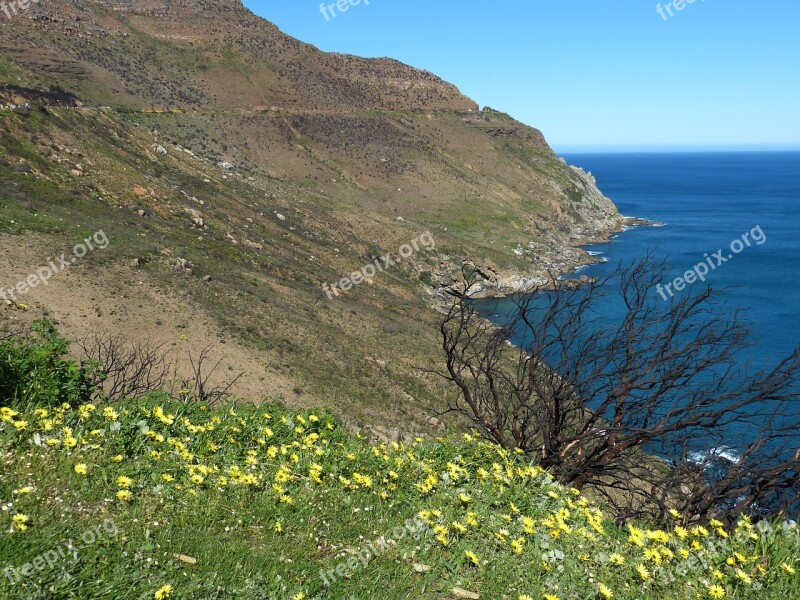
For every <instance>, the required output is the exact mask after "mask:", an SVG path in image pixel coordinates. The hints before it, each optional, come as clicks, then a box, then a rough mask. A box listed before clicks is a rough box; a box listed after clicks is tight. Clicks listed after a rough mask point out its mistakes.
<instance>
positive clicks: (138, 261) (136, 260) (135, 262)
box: [131, 258, 142, 269]
mask: <svg viewBox="0 0 800 600" xmlns="http://www.w3.org/2000/svg"><path fill="white" fill-rule="evenodd" d="M141 266H142V261H141V259H139V258H134V259H133V260H132V261H131V267H133V268H134V269H138V268H139V267H141Z"/></svg>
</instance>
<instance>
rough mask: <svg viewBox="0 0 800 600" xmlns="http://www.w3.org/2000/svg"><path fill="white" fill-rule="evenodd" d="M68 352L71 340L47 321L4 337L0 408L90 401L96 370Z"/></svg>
mask: <svg viewBox="0 0 800 600" xmlns="http://www.w3.org/2000/svg"><path fill="white" fill-rule="evenodd" d="M68 351H69V342H67V340H65V339H64V338H63V337H61V335H60V334H59V333H58V331H57V330H56V328H55V326H54V325H53V323H51V322H50V321H47V320H41V321H35V322H34V323H33V324H32V325H31V327H30V331H29V333H27V334H25V335H12V336H10V337H7V338H6V339H3V340H0V407H3V406H16V407H20V406H22V407H24V406H26V405H29V404H36V405H37V406H54V405H58V404H61V403H64V402H69V403H73V402H76V403H83V402H87V401H89V400H90V399H91V397H92V393H93V392H94V386H93V384H92V383H91V382H92V381H93V380H94V371H95V369H94V367H92V366H91V364H89V363H84V364H79V363H77V362H75V361H73V360H69V359H66V358H65V356H66V354H67V352H68Z"/></svg>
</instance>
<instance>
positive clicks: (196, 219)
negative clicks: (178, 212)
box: [183, 206, 206, 227]
mask: <svg viewBox="0 0 800 600" xmlns="http://www.w3.org/2000/svg"><path fill="white" fill-rule="evenodd" d="M183 210H184V211H185V212H186V213H188V214H189V216H190V217H191V219H192V223H194V224H195V225H196V226H197V227H205V225H206V223H205V221H204V220H203V213H201V212H200V211H199V210H197V209H196V208H189V207H188V206H185V207H184V208H183Z"/></svg>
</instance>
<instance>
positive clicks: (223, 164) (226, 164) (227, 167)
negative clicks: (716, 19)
mask: <svg viewBox="0 0 800 600" xmlns="http://www.w3.org/2000/svg"><path fill="white" fill-rule="evenodd" d="M217 166H218V167H220V168H222V169H225V170H226V171H233V165H232V164H231V163H229V162H228V161H221V162H218V163H217Z"/></svg>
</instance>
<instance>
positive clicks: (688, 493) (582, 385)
mask: <svg viewBox="0 0 800 600" xmlns="http://www.w3.org/2000/svg"><path fill="white" fill-rule="evenodd" d="M666 277H667V269H666V266H665V264H664V263H663V262H656V261H654V260H653V259H652V256H647V257H645V258H644V259H642V260H640V261H636V262H634V263H632V264H630V265H621V266H620V267H619V268H618V269H617V270H616V272H615V273H613V274H612V275H610V276H608V277H604V278H602V279H600V280H595V281H591V282H589V283H585V284H584V285H578V286H576V285H575V284H574V282H567V281H561V280H560V279H559V278H557V277H555V276H551V278H550V281H549V282H548V285H547V286H544V287H543V289H542V290H540V292H541V293H538V294H529V295H525V296H520V297H518V298H517V299H516V301H515V303H514V309H513V311H511V314H509V316H508V319H507V322H506V325H505V326H504V327H497V326H495V325H493V324H491V323H489V322H488V321H487V320H485V319H484V318H482V317H481V315H480V314H478V312H477V309H476V307H475V305H474V303H473V302H472V301H471V300H470V299H469V294H470V292H471V290H472V289H473V286H474V284H475V283H476V279H477V276H476V275H475V274H474V271H473V272H472V273H471V274H469V275H465V279H464V282H463V287H462V288H461V289H459V290H452V294H453V296H454V297H455V301H454V303H453V305H452V307H451V308H450V310H449V312H448V313H447V315H446V317H445V318H444V319H443V321H442V323H441V336H442V348H443V350H444V354H445V357H446V367H445V369H443V370H440V371H437V374H439V375H441V376H442V377H444V378H445V379H446V380H448V381H450V382H452V383H453V384H454V386H455V392H456V393H455V395H454V397H453V398H451V400H450V403H449V411H450V412H455V413H458V414H460V415H462V416H464V417H465V418H467V419H468V420H469V421H470V422H471V423H472V424H473V425H474V426H475V427H476V428H477V430H478V431H479V432H480V433H481V434H482V435H483V436H484V437H485V438H487V439H489V440H491V441H493V442H496V443H498V444H500V445H502V446H504V447H506V448H519V449H521V450H523V451H524V452H525V453H526V454H527V455H529V456H530V457H532V458H535V459H536V460H537V461H538V462H539V463H540V464H541V465H542V466H543V467H544V468H546V469H548V470H550V471H551V472H552V473H553V474H554V475H556V476H557V477H558V479H560V480H561V481H562V482H563V483H565V484H569V485H572V486H574V487H576V488H578V489H582V488H592V489H593V490H594V491H595V492H596V493H597V494H600V495H602V496H603V497H604V498H605V499H606V501H607V502H608V503H609V504H610V505H611V506H612V507H613V508H615V509H616V512H617V515H618V516H619V518H620V519H625V518H628V517H631V516H640V517H641V516H645V515H646V516H649V517H652V518H655V519H663V518H665V515H666V514H667V512H668V511H669V510H670V509H677V510H679V511H681V512H683V513H684V514H685V515H686V519H690V518H706V517H708V516H709V515H712V514H713V515H720V514H724V515H729V516H731V517H735V516H736V515H738V514H741V513H744V512H748V513H755V512H758V511H769V512H771V513H774V512H778V511H781V510H786V509H787V508H788V507H791V506H792V505H793V504H794V503H795V502H796V500H797V497H796V493H797V489H798V473H800V459H799V458H800V457H799V456H798V453H797V448H798V439H800V411H798V408H799V407H798V400H799V399H800V395H799V394H798V389H799V388H798V382H799V381H800V348H798V349H797V350H795V352H794V353H793V354H792V355H791V356H789V357H788V358H786V359H785V360H783V361H781V362H780V363H779V364H778V365H777V366H775V367H772V368H768V369H766V370H757V371H752V372H751V369H749V368H748V367H747V366H742V365H743V362H742V355H741V353H742V350H743V349H744V348H746V346H747V340H748V338H749V332H748V330H747V328H746V327H745V325H744V324H743V321H742V319H741V318H740V315H739V314H738V313H733V314H730V315H726V314H725V312H724V311H723V310H721V306H720V305H719V303H718V302H717V293H715V292H714V291H713V290H712V289H711V288H707V289H703V290H700V291H698V292H693V293H687V294H685V295H682V296H680V297H675V298H674V299H673V300H672V301H670V302H664V301H662V300H661V298H660V297H659V296H658V295H656V294H655V293H654V289H655V286H656V284H658V283H659V282H661V281H663V280H665V279H666ZM608 294H618V295H619V299H620V301H621V304H620V306H622V307H623V308H622V310H621V311H620V314H619V315H607V314H604V313H603V312H602V311H603V310H604V309H607V308H608V306H611V303H608V302H606V296H607V295H608ZM512 341H513V342H516V343H518V344H521V345H522V348H521V349H520V348H517V347H515V346H512V345H511V344H510V342H512ZM726 448H728V450H727V451H726ZM732 449H735V453H734V451H733V450H732Z"/></svg>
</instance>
